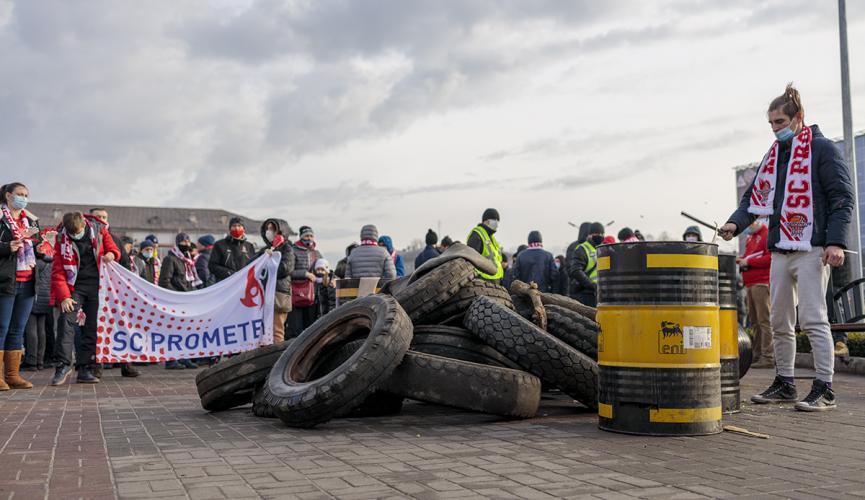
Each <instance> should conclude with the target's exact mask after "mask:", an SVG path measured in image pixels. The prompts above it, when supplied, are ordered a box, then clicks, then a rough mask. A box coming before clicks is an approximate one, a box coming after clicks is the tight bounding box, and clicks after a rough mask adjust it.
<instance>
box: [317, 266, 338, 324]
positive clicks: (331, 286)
mask: <svg viewBox="0 0 865 500" xmlns="http://www.w3.org/2000/svg"><path fill="white" fill-rule="evenodd" d="M314 267H315V287H316V290H315V305H316V308H317V309H318V311H316V314H317V316H318V317H319V318H320V317H322V316H324V315H325V314H327V313H329V312H331V311H333V310H334V309H336V282H335V281H334V279H333V273H332V272H331V271H330V262H328V261H327V260H326V259H318V260H317V261H315V265H314Z"/></svg>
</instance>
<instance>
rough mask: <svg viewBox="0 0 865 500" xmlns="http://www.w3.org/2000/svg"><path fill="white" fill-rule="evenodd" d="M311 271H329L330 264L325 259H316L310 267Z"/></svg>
mask: <svg viewBox="0 0 865 500" xmlns="http://www.w3.org/2000/svg"><path fill="white" fill-rule="evenodd" d="M312 268H313V269H327V270H330V262H328V261H327V259H318V260H316V261H315V265H313V267H312Z"/></svg>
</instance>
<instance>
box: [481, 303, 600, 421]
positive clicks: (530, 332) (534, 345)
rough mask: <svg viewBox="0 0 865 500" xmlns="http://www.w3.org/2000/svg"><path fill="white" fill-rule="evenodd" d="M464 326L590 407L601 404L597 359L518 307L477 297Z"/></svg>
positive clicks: (542, 378) (512, 359)
mask: <svg viewBox="0 0 865 500" xmlns="http://www.w3.org/2000/svg"><path fill="white" fill-rule="evenodd" d="M465 326H466V328H468V329H469V330H471V331H473V332H474V333H476V334H477V335H478V336H479V337H480V338H481V340H483V341H484V342H486V343H487V344H489V345H490V346H492V347H494V348H495V349H496V350H497V351H499V352H501V353H502V354H504V355H506V356H507V357H508V358H510V359H511V361H514V362H515V363H517V364H519V365H520V366H521V367H522V368H523V369H524V370H526V371H528V372H529V373H532V374H534V375H537V376H538V377H539V378H540V379H541V380H542V381H544V382H546V383H548V384H550V385H552V386H554V387H557V388H558V389H560V390H561V391H562V392H564V393H565V394H567V395H569V396H571V397H573V398H574V399H576V400H577V401H579V402H581V403H583V404H584V405H586V406H588V407H589V408H597V407H598V363H597V362H596V361H595V360H593V359H591V358H589V357H588V356H586V355H585V354H583V353H581V352H579V351H577V350H576V349H574V348H573V347H571V346H569V345H567V344H565V343H564V342H562V341H561V340H559V339H557V338H555V337H553V336H552V335H550V334H548V333H546V332H544V331H543V330H541V329H540V328H538V327H537V326H535V325H533V324H532V323H531V322H530V321H528V320H526V319H525V318H523V317H522V316H520V315H519V314H517V313H516V312H515V311H512V310H510V309H508V308H506V307H503V306H501V305H500V304H498V303H496V302H495V301H492V300H490V299H488V298H486V297H478V298H477V299H475V301H474V303H472V305H471V307H470V308H469V310H468V312H467V313H466V317H465Z"/></svg>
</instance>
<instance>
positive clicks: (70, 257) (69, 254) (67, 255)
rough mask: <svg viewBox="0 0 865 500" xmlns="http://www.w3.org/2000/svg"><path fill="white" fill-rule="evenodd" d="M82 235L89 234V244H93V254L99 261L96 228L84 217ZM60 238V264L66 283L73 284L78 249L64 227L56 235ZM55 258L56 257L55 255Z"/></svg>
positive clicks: (76, 273)
mask: <svg viewBox="0 0 865 500" xmlns="http://www.w3.org/2000/svg"><path fill="white" fill-rule="evenodd" d="M84 224H85V226H84V237H85V238H86V237H87V236H88V235H90V244H91V245H93V256H94V257H95V258H96V262H97V265H98V262H99V241H97V238H96V230H95V229H94V228H93V226H91V225H90V222H88V221H87V220H86V219H85V221H84ZM57 237H58V238H60V264H62V265H63V271H64V272H65V273H66V283H68V284H69V285H70V286H75V280H76V279H77V278H78V263H79V258H78V250H76V248H75V242H74V241H72V237H71V236H69V234H68V233H67V232H66V230H65V229H64V230H63V231H62V232H61V233H60V234H58V235H57ZM55 258H57V257H56V256H55Z"/></svg>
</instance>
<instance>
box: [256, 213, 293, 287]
mask: <svg viewBox="0 0 865 500" xmlns="http://www.w3.org/2000/svg"><path fill="white" fill-rule="evenodd" d="M268 224H273V225H274V226H275V227H276V232H277V234H280V235H282V237H283V238H285V235H284V234H283V233H282V228H281V227H280V225H279V221H278V220H276V219H267V220H266V221H264V223H263V224H262V225H261V239H263V240H264V248H262V249H261V250H259V251H258V255H263V254H264V252H266V251H267V249H268V248H271V246H272V244H271V241H270V240H268V239H267V235H266V233H267V231H266V228H267V225H268ZM273 251H274V252H279V253H280V254H281V257H280V259H279V267H277V268H276V291H277V292H280V293H284V294H286V295H291V272H292V271H294V254H293V253H292V251H291V242H290V241H288V239H286V240H285V242H284V243H283V244H282V245H280V246H279V247H276V248H274V249H273Z"/></svg>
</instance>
